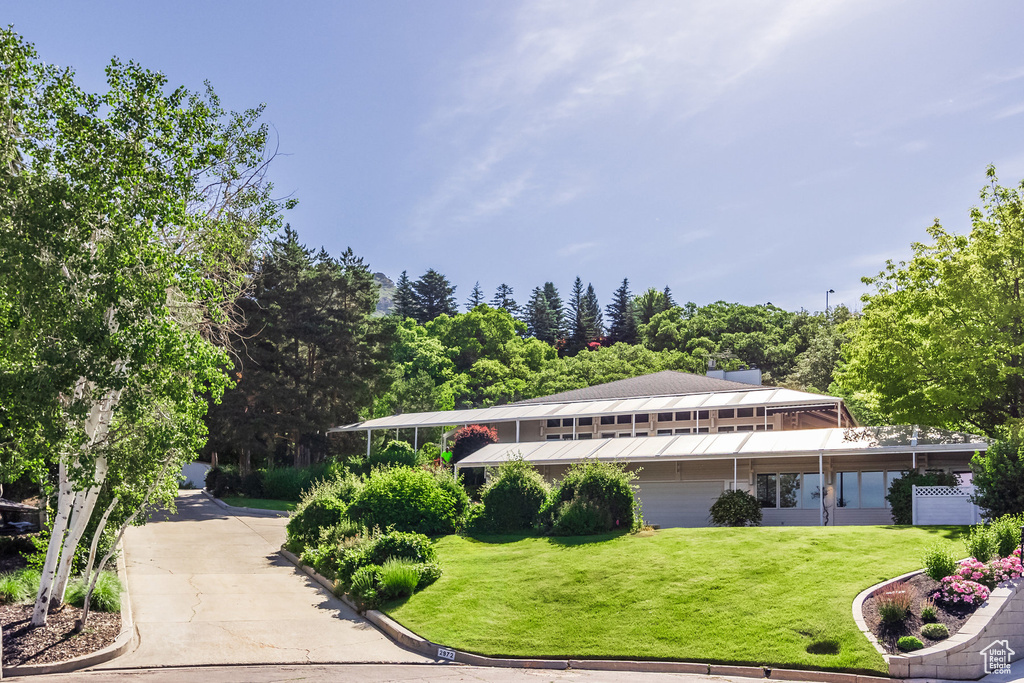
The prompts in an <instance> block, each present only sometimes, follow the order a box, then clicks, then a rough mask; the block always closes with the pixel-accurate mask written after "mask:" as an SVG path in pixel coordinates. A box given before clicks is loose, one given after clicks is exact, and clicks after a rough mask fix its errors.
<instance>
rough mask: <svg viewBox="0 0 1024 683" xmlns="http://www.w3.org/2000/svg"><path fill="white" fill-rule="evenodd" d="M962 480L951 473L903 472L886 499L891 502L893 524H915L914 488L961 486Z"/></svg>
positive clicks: (891, 485) (894, 480) (892, 483)
mask: <svg viewBox="0 0 1024 683" xmlns="http://www.w3.org/2000/svg"><path fill="white" fill-rule="evenodd" d="M959 485H960V479H959V478H958V477H957V476H956V475H955V474H952V473H950V472H926V473H922V472H910V471H908V472H903V473H901V476H900V477H899V478H897V479H893V480H892V482H891V483H890V484H889V492H888V493H887V494H886V495H885V499H886V500H887V501H888V502H889V509H890V511H891V512H892V522H893V524H913V523H914V521H913V517H914V512H913V487H914V486H959Z"/></svg>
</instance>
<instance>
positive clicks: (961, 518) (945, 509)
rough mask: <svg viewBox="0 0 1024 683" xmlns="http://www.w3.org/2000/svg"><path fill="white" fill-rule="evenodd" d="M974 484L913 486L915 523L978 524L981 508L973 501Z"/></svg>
mask: <svg viewBox="0 0 1024 683" xmlns="http://www.w3.org/2000/svg"><path fill="white" fill-rule="evenodd" d="M973 494H974V487H973V486H915V487H913V496H914V498H913V511H914V517H913V523H914V524H915V525H918V524H978V523H979V522H981V510H980V509H979V508H978V506H977V505H975V504H974V503H972V502H971V495H973Z"/></svg>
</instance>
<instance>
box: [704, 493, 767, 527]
mask: <svg viewBox="0 0 1024 683" xmlns="http://www.w3.org/2000/svg"><path fill="white" fill-rule="evenodd" d="M708 519H710V520H711V523H712V524H714V525H716V526H761V503H759V502H758V500H757V497H756V496H754V495H752V494H750V493H747V492H746V491H744V490H742V489H736V490H735V491H724V492H723V493H722V495H720V496H719V497H718V499H717V500H716V501H715V502H714V503H712V504H711V514H710V515H709V516H708Z"/></svg>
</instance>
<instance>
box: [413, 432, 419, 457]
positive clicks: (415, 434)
mask: <svg viewBox="0 0 1024 683" xmlns="http://www.w3.org/2000/svg"><path fill="white" fill-rule="evenodd" d="M412 449H413V450H414V451H418V450H419V449H420V428H419V427H413V428H412Z"/></svg>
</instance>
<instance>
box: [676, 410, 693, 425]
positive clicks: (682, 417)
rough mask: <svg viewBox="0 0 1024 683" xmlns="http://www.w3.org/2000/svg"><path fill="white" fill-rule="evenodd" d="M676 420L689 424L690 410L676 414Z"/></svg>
mask: <svg viewBox="0 0 1024 683" xmlns="http://www.w3.org/2000/svg"><path fill="white" fill-rule="evenodd" d="M676 420H678V421H680V422H689V420H690V411H689V410H684V411H683V412H681V413H676Z"/></svg>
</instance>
